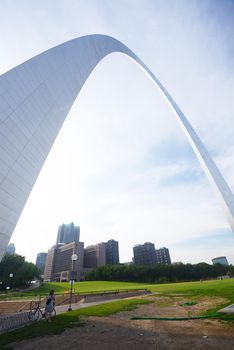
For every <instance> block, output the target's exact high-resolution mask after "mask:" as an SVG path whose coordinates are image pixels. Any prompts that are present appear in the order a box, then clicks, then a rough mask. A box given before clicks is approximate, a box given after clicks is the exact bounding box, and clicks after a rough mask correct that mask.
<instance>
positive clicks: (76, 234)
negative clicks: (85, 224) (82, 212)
mask: <svg viewBox="0 0 234 350" xmlns="http://www.w3.org/2000/svg"><path fill="white" fill-rule="evenodd" d="M79 241H80V227H79V226H75V225H74V223H73V222H71V223H70V224H62V225H60V226H59V228H58V234H57V244H59V243H65V244H67V243H71V242H79Z"/></svg>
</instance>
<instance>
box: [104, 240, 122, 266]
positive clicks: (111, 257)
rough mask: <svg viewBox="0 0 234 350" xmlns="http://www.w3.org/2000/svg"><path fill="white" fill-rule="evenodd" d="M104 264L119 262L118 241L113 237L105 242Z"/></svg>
mask: <svg viewBox="0 0 234 350" xmlns="http://www.w3.org/2000/svg"><path fill="white" fill-rule="evenodd" d="M106 264H111V265H115V264H119V242H117V241H115V240H114V239H110V240H109V241H107V242H106Z"/></svg>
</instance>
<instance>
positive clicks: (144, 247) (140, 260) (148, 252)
mask: <svg viewBox="0 0 234 350" xmlns="http://www.w3.org/2000/svg"><path fill="white" fill-rule="evenodd" d="M133 255H134V263H135V264H137V265H155V264H157V262H158V261H157V255H156V251H155V246H154V244H153V243H150V242H146V243H144V244H138V245H136V246H135V247H133Z"/></svg>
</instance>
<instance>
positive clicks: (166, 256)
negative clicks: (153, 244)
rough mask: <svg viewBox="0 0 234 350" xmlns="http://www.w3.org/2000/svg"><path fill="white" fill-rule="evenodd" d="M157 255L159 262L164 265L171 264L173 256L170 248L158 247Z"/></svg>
mask: <svg viewBox="0 0 234 350" xmlns="http://www.w3.org/2000/svg"><path fill="white" fill-rule="evenodd" d="M156 256H157V262H158V264H162V265H170V264H171V258H170V253H169V250H168V248H165V247H163V248H160V249H156Z"/></svg>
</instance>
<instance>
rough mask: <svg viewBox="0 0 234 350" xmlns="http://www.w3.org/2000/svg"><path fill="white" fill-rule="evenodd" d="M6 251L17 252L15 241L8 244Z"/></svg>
mask: <svg viewBox="0 0 234 350" xmlns="http://www.w3.org/2000/svg"><path fill="white" fill-rule="evenodd" d="M6 253H7V254H15V245H14V243H10V244H8V246H7V249H6Z"/></svg>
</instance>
